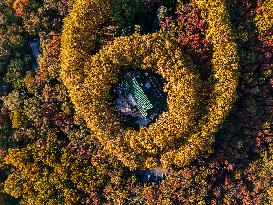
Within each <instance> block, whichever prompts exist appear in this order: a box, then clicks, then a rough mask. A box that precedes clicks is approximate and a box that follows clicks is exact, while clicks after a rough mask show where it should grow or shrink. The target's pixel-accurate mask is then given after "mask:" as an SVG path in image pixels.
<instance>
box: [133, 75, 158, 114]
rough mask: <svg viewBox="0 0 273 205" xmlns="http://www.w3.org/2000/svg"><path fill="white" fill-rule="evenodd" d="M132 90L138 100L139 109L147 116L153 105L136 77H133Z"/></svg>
mask: <svg viewBox="0 0 273 205" xmlns="http://www.w3.org/2000/svg"><path fill="white" fill-rule="evenodd" d="M131 85H132V91H133V95H134V97H135V99H136V101H137V104H138V106H139V111H140V112H141V114H142V115H143V116H144V117H147V115H148V113H147V110H149V109H152V108H153V105H152V103H151V102H150V101H149V99H148V97H147V96H146V94H145V93H144V91H143V89H142V88H141V87H140V85H139V83H138V82H137V80H136V79H135V78H133V79H132V84H131Z"/></svg>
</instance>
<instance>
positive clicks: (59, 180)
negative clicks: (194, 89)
mask: <svg viewBox="0 0 273 205" xmlns="http://www.w3.org/2000/svg"><path fill="white" fill-rule="evenodd" d="M86 2H89V1H86ZM90 2H93V3H94V1H90ZM104 2H106V5H109V6H105V5H104V6H102V8H105V10H103V11H102V10H100V9H99V11H101V12H102V13H98V12H95V13H96V14H97V15H98V16H101V17H102V18H100V19H98V18H97V17H98V16H93V15H91V16H90V15H89V14H88V13H82V14H81V15H73V12H74V14H75V12H76V11H77V10H79V9H80V10H82V11H83V10H84V9H86V6H87V5H89V4H84V5H79V4H77V2H76V3H75V1H74V0H70V1H65V0H61V1H59V0H58V1H57V0H43V1H40V0H39V1H38V0H30V1H21V0H16V1H14V0H5V1H4V2H0V162H1V170H0V174H1V178H0V185H1V186H0V204H4V205H7V204H19V203H21V204H35V205H36V204H58V205H59V204H67V205H68V204H272V203H273V198H272V196H273V186H272V182H273V177H272V176H273V165H272V163H273V157H272V155H273V128H272V127H273V123H272V119H273V118H272V112H273V109H272V104H273V98H272V94H273V83H272V82H273V71H272V70H273V69H272V64H273V62H272V59H273V58H272V53H273V30H272V22H273V21H272V20H273V18H272V12H273V2H272V0H264V1H256V0H230V1H227V2H226V3H227V4H223V1H218V0H217V1H212V0H211V1H208V2H207V1H201V0H198V1H177V2H176V1H164V0H145V1H144V0H143V1H140V0H136V1H124V0H115V2H113V1H109V2H108V1H104ZM124 2H125V3H126V2H127V3H128V4H127V6H129V7H130V6H131V7H130V8H128V7H123V8H120V5H123V3H124ZM131 2H136V3H137V4H135V5H139V6H136V7H133V8H132V5H134V4H133V3H131ZM210 2H211V4H210ZM108 3H109V4H108ZM112 3H116V4H115V5H116V7H112V6H111V5H112ZM219 5H221V6H220V8H219V7H218V6H219ZM81 6H82V7H81ZM214 6H217V8H219V9H218V10H210V8H212V7H214ZM113 8H114V9H113ZM87 9H88V10H89V11H92V10H93V9H94V10H96V9H98V7H97V5H94V4H91V5H89V6H87ZM69 10H70V13H69V14H68V11H69ZM96 11H98V10H96ZM130 13H132V15H130ZM122 14H125V15H124V16H122ZM147 14H149V17H148V18H149V20H148V21H147V22H145V21H143V19H141V17H143V18H146V16H145V15H147ZM220 14H221V15H220ZM67 15H68V16H69V18H70V20H71V19H72V20H73V21H72V22H71V24H69V27H65V31H67V32H68V31H69V30H70V29H72V30H73V29H75V31H76V30H78V31H80V30H82V31H83V33H80V34H79V35H74V34H73V33H69V35H67V36H66V37H65V38H64V36H62V34H61V31H62V29H63V23H62V21H63V18H64V17H66V16H67ZM215 15H217V16H219V17H221V18H215V17H214V16H215ZM228 16H229V17H228ZM81 17H84V20H83V21H82V22H80V24H78V23H75V22H77V21H78V19H77V18H79V19H80V18H81ZM104 17H105V18H104ZM95 20H98V21H96V22H95ZM90 21H91V22H95V23H94V24H90ZM87 22H88V23H87ZM64 23H65V25H68V20H65V22H64ZM136 24H137V26H136ZM215 24H217V25H215ZM79 25H81V26H79ZM220 25H221V26H220ZM215 27H217V29H215ZM221 29H224V30H225V31H226V32H227V33H226V34H227V35H224V34H225V32H222V30H221ZM84 32H86V35H84ZM135 32H136V33H135ZM150 32H157V33H158V34H147V33H150ZM219 33H221V34H219ZM132 34H133V35H132ZM218 34H219V35H218ZM119 35H123V36H124V35H131V36H130V37H118V36H119ZM154 37H157V38H159V39H162V38H163V37H164V38H165V37H168V38H169V39H170V41H169V42H166V41H159V42H157V43H155V42H154V43H152V42H153V40H152V39H153V38H154ZM37 38H39V39H40V43H41V54H40V55H39V58H38V68H37V70H35V69H33V67H32V63H33V61H34V60H35V59H34V56H33V55H32V52H31V46H30V44H31V42H33V40H34V39H37ZM81 39H84V41H81V42H83V43H82V44H80V46H79V44H78V43H77V41H78V40H81ZM144 39H145V40H147V39H150V40H147V42H150V44H149V45H151V46H150V47H149V49H148V50H149V51H152V50H153V48H154V46H152V45H158V48H157V52H158V53H161V52H162V50H165V51H166V53H168V52H169V51H170V50H172V49H173V50H175V51H177V54H180V55H178V56H176V55H175V58H177V59H180V58H181V59H182V61H183V60H185V59H188V60H189V57H185V56H187V55H186V54H185V53H187V54H188V55H189V56H190V58H191V59H192V62H191V60H189V61H187V63H189V65H190V66H187V67H189V69H190V70H195V72H198V73H200V74H197V73H194V75H195V76H200V79H199V80H198V79H195V80H196V81H198V82H199V81H200V86H203V88H204V89H203V90H204V91H206V92H199V93H198V94H199V95H200V96H199V97H200V99H202V104H201V106H200V105H197V115H196V116H195V118H194V121H195V122H200V121H202V120H203V119H204V116H207V117H208V116H215V110H218V109H211V108H212V107H215V106H216V107H219V106H220V107H221V108H223V110H222V111H221V113H219V114H220V115H219V117H212V118H211V119H209V118H210V117H209V118H208V120H207V122H208V124H209V125H213V126H211V128H210V129H212V130H213V129H214V128H215V126H216V125H217V127H218V125H219V124H221V127H220V128H221V129H220V130H218V131H217V132H216V133H215V140H214V141H215V142H214V143H212V141H206V143H205V144H206V145H207V144H211V145H212V148H214V149H213V150H212V149H210V150H209V151H211V154H210V155H204V153H203V154H200V152H199V151H200V150H198V157H197V154H196V156H195V157H197V158H196V160H194V161H191V160H189V162H190V161H191V162H190V163H187V164H188V165H187V166H184V167H179V166H175V167H173V166H169V170H168V172H169V175H168V176H167V177H166V179H165V180H163V181H161V182H160V183H144V182H141V180H139V179H138V178H137V176H136V175H135V174H134V172H131V171H130V170H129V168H128V167H126V166H125V165H124V163H122V161H123V160H122V157H123V155H121V156H120V157H119V158H117V157H116V156H118V154H116V156H115V155H113V153H111V152H109V151H107V150H108V149H105V144H104V141H105V138H103V137H102V138H99V137H98V135H97V133H96V129H97V128H96V129H89V128H88V127H90V124H89V125H88V126H87V124H86V122H88V120H86V119H85V120H83V118H84V115H82V111H87V110H80V109H79V108H77V106H75V104H76V103H77V100H80V99H81V100H82V99H84V97H85V96H88V95H90V92H91V93H92V91H94V90H92V89H91V87H93V86H95V85H94V84H93V85H92V84H89V83H90V82H88V81H85V82H84V80H83V78H80V76H81V73H80V70H81V69H80V68H84V67H85V70H82V72H83V73H82V74H83V75H84V76H85V77H86V76H88V78H89V79H92V78H93V79H97V77H98V76H99V75H94V74H95V73H96V72H98V68H100V69H106V68H107V69H110V68H112V66H113V65H114V64H109V67H107V65H106V63H109V62H113V61H111V59H117V58H122V55H118V54H121V53H122V52H125V51H124V50H123V49H125V50H126V49H127V50H128V51H129V50H130V49H131V48H133V47H134V48H135V49H136V48H138V47H141V46H143V47H145V44H144V45H135V44H133V45H131V44H130V43H129V42H136V43H139V42H140V41H144ZM225 39H228V40H225ZM215 41H217V42H220V43H219V44H215V43H214V42H215ZM232 42H236V44H237V49H238V50H237V51H236V52H235V51H234V52H233V51H232V49H235V48H234V44H233V43H232ZM64 45H66V46H67V47H70V48H71V49H70V50H69V51H68V52H67V53H65V54H64V53H62V56H60V51H61V49H63V47H64ZM121 45H122V46H121ZM228 46H231V47H230V48H232V49H228ZM155 47H156V46H155ZM159 47H161V49H159ZM77 48H80V49H77ZM179 48H181V50H180V49H179ZM136 50H138V51H139V52H142V51H141V49H136ZM136 50H134V49H131V50H130V51H131V52H127V57H128V55H129V56H138V55H137V53H138V52H136ZM231 51H232V52H231ZM62 52H63V50H62ZM150 53H151V52H150ZM78 54H80V58H79V59H78V57H77V56H79V55H78ZM182 54H183V55H182ZM110 55H111V56H110ZM162 55H163V54H162ZM164 55H165V54H164ZM233 55H234V56H233ZM63 56H65V57H66V59H67V63H65V64H63V61H62V63H61V60H62V59H63V58H64V57H63ZM103 56H104V58H103ZM107 56H108V57H107ZM147 56H149V55H148V54H147ZM169 56H174V54H173V53H171V54H170V55H169ZM179 56H180V57H179ZM221 56H222V57H221ZM106 57H107V58H106ZM154 57H156V55H155V56H154ZM237 57H239V58H237ZM142 58H143V57H141V56H139V57H138V58H137V59H135V63H137V64H138V63H139V62H141V59H142ZM76 59H77V60H76ZM146 59H147V62H153V61H152V60H151V61H150V60H149V59H151V58H150V57H147V58H146ZM170 59H172V58H171V57H170ZM86 60H87V61H88V63H87V64H85V61H86ZM124 60H126V58H123V61H121V62H119V65H122V64H123V63H124ZM163 61H164V63H166V64H167V63H172V62H171V61H170V62H169V61H168V59H165V60H164V59H162V62H163ZM96 62H97V63H98V62H105V64H98V65H97V67H95V66H94V65H95V64H96ZM183 62H184V61H183ZM237 63H238V64H239V67H238V69H239V72H240V75H239V77H238V76H237V71H236V70H232V69H231V67H230V66H228V65H230V64H237ZM191 64H195V66H193V65H191ZM91 65H93V66H91ZM147 65H148V64H147ZM163 65H164V64H162V67H163ZM63 66H67V67H66V69H67V70H65V69H64V67H63ZM61 67H62V70H63V71H64V70H65V71H66V73H70V74H71V75H67V78H64V76H63V74H62V80H61V78H60V76H59V73H60V70H61ZM91 67H92V70H91V71H90V68H91ZM164 67H165V66H164ZM236 67H237V66H236ZM222 68H226V69H224V70H225V71H227V73H225V72H223V71H224V70H223V69H222ZM125 69H126V68H125ZM166 71H170V69H168V68H165V69H164V70H163V71H162V72H163V74H164V75H165V76H167V74H168V73H167V72H166ZM185 71H188V70H187V69H185ZM103 74H104V75H106V73H103ZM173 74H174V73H173ZM176 74H177V73H176ZM72 76H73V77H72ZM96 76H97V77H96ZM108 76H109V79H110V78H112V77H110V76H112V75H108ZM213 76H214V77H213ZM218 77H219V78H218ZM222 77H223V78H222ZM217 78H218V79H220V80H217ZM237 78H238V79H239V84H238V86H237V88H236V89H237V99H236V102H235V103H234V104H233V101H234V100H235V99H234V98H230V96H235V93H234V91H233V92H232V93H228V92H227V90H234V86H236V85H235V84H236V83H235V81H236V80H237ZM221 79H228V81H229V82H231V83H229V84H227V81H224V80H223V81H221ZM180 80H183V79H180ZM233 80H235V81H233ZM105 83H106V82H105ZM109 83H110V82H109ZM64 84H65V85H66V86H67V87H69V86H70V87H69V88H71V89H72V88H73V90H72V92H71V89H69V90H67V88H66V86H64ZM87 84H89V86H90V87H89V90H88V89H85V87H84V85H87ZM198 84H199V83H198ZM103 85H104V84H103ZM212 85H214V86H212ZM194 86H197V85H194ZM95 87H96V86H95ZM225 87H227V88H228V89H224V88H225ZM97 88H100V89H102V88H103V87H102V86H98V87H97ZM68 91H69V92H68ZM82 91H84V92H82ZM86 91H88V92H87V93H86ZM71 93H72V94H71ZM73 93H76V94H75V95H74V94H73ZM80 93H82V95H80V96H78V94H80ZM87 94H88V95H87ZM194 94H196V93H194ZM187 95H190V93H187ZM94 96H96V95H95V94H94ZM213 96H214V97H213ZM228 96H229V97H228ZM218 97H219V98H218ZM86 100H88V99H86ZM177 100H178V99H177ZM72 102H73V103H72ZM75 102H76V103H75ZM212 102H214V103H212ZM222 102H223V103H224V104H222ZM78 103H80V101H78ZM232 104H233V107H232V108H231V106H232ZM204 105H205V106H204ZM82 106H87V105H82ZM179 106H184V105H179ZM198 106H200V107H198ZM210 106H211V108H210ZM229 111H230V112H229ZM208 113H209V114H208ZM228 113H229V115H228V117H227V119H226V120H225V121H223V119H224V117H225V116H226V115H227V114H228ZM178 114H179V113H178ZM207 114H208V115H207ZM105 116H106V115H105ZM166 117H167V116H166ZM90 120H91V119H90ZM92 120H94V119H93V118H92ZM210 120H211V122H213V123H209V122H210ZM214 123H215V124H214ZM99 125H100V124H99ZM105 126H109V125H108V124H107V123H106V125H105ZM148 128H149V127H148ZM201 128H202V126H201ZM100 129H101V128H100ZM146 129H147V128H146ZM170 129H172V128H171V127H170ZM217 129H218V128H217ZM207 131H209V130H207ZM213 132H214V131H213ZM103 134H105V133H103ZM212 136H213V135H211V136H210V137H211V138H210V139H211V140H213V137H212ZM98 139H100V140H98ZM113 139H114V136H113ZM113 139H112V138H111V140H113ZM145 139H146V138H142V140H143V142H145ZM206 139H207V138H206ZM140 142H141V143H142V141H140ZM198 142H200V141H198V140H197V141H193V144H196V143H198ZM201 144H202V143H201ZM131 145H132V146H133V147H134V146H136V145H137V146H138V145H139V143H134V142H133V143H131ZM129 147H130V144H129ZM114 148H115V149H116V147H114ZM118 148H120V147H118ZM127 148H128V146H126V149H127ZM110 149H112V148H111V147H110ZM141 149H145V150H146V151H147V149H149V148H148V147H145V146H144V147H141ZM113 150H114V149H113ZM189 150H193V151H194V150H195V147H190V149H189ZM126 151H127V150H126ZM195 151H196V150H195ZM195 151H194V153H197V152H195ZM142 157H144V158H146V157H147V155H146V156H142ZM172 157H173V158H172ZM195 157H194V158H195ZM178 158H179V160H178ZM155 159H156V157H155ZM180 159H181V156H180V155H177V153H175V155H174V156H171V162H173V161H174V160H175V161H176V162H178V163H177V164H181V160H180ZM185 159H189V158H185ZM123 162H124V161H123ZM148 162H149V163H150V165H148V166H147V167H153V166H155V165H153V163H154V160H150V161H149V160H148V161H147V163H148ZM170 164H172V163H170ZM182 164H183V163H182ZM16 198H17V199H16Z"/></svg>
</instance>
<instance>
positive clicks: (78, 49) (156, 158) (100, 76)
mask: <svg viewBox="0 0 273 205" xmlns="http://www.w3.org/2000/svg"><path fill="white" fill-rule="evenodd" d="M195 2H196V3H197V5H198V7H199V8H200V10H201V13H202V16H203V18H204V19H205V20H206V21H207V22H208V30H207V33H206V36H207V38H208V40H209V42H211V44H212V46H213V51H214V53H213V59H212V70H213V75H212V77H211V81H212V82H213V85H212V86H213V89H212V93H211V96H210V101H209V106H208V109H207V110H208V111H207V114H206V115H204V116H203V117H202V118H201V119H198V120H197V121H195V118H196V115H197V112H198V109H197V106H198V103H199V102H200V101H201V100H200V99H199V96H197V93H200V91H201V90H200V89H201V88H200V87H201V82H200V80H199V75H198V73H197V72H196V71H195V67H194V65H193V64H192V63H191V60H190V59H189V57H187V55H186V54H184V53H183V52H182V51H181V50H180V49H179V48H178V46H177V45H176V44H175V41H173V40H171V39H170V38H169V37H167V35H163V34H157V33H154V34H148V35H143V36H141V35H138V34H133V35H131V36H129V37H119V38H117V39H116V40H115V41H114V42H113V43H112V44H111V45H109V46H107V47H104V48H102V49H101V50H100V51H98V52H96V50H95V41H96V32H97V31H98V30H99V29H100V26H101V25H102V23H103V22H104V21H105V20H107V19H108V18H109V16H108V13H109V10H110V8H111V3H114V2H113V1H112V2H110V1H108V0H107V1H105V0H104V1H102V0H88V1H87V0H85V1H83V0H77V1H76V2H75V4H74V6H73V8H72V10H71V12H70V14H69V15H68V17H67V18H66V19H65V22H64V29H63V36H62V49H61V66H62V70H61V78H62V80H63V82H64V84H65V85H66V87H67V88H68V91H69V94H70V97H71V100H72V102H73V103H74V105H75V109H76V111H77V113H78V114H79V115H80V116H81V117H82V118H83V119H84V120H85V121H86V122H87V125H88V127H89V128H90V129H91V130H92V131H93V133H94V135H95V136H96V138H97V139H99V141H100V142H101V143H102V144H103V145H104V147H105V149H106V150H107V151H109V152H111V153H113V155H114V156H116V157H117V158H118V159H119V160H121V161H122V162H123V163H124V164H125V165H126V166H128V167H130V168H131V169H134V168H137V167H142V168H143V167H146V168H153V167H156V166H163V167H170V166H171V165H173V164H174V165H177V166H183V165H187V164H189V163H190V162H191V161H192V160H194V159H195V158H196V157H197V156H198V155H199V154H200V153H201V152H208V151H210V150H211V145H212V143H213V139H214V133H215V132H216V131H217V129H218V128H219V125H220V124H221V123H222V122H223V120H224V119H225V117H226V116H227V114H228V113H229V111H230V109H231V107H232V104H233V102H234V100H235V94H236V86H237V80H238V71H237V67H238V57H237V49H236V44H235V43H234V41H233V37H232V31H231V26H230V22H229V17H228V15H227V8H226V5H225V2H224V1H222V0H209V1H204V0H196V1H195ZM132 67H135V68H142V69H154V71H155V72H157V73H159V74H160V75H162V76H163V77H164V78H165V80H166V81H167V83H166V84H165V85H164V91H165V92H167V98H168V99H167V102H168V111H167V112H164V113H163V114H161V115H160V117H159V118H158V119H157V120H156V122H155V123H153V124H151V125H149V126H148V127H143V128H141V129H140V130H139V131H136V130H131V129H125V130H122V127H121V123H120V121H119V118H118V116H117V114H116V113H115V110H114V106H113V99H111V95H109V92H110V90H111V89H112V87H113V86H114V85H115V84H116V83H117V82H118V76H119V74H120V73H124V72H125V71H126V70H127V69H129V68H132Z"/></svg>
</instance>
